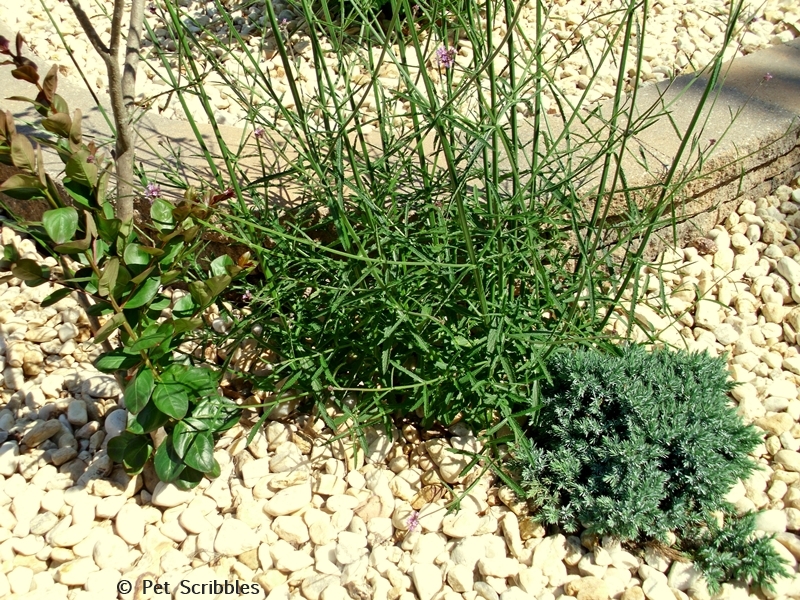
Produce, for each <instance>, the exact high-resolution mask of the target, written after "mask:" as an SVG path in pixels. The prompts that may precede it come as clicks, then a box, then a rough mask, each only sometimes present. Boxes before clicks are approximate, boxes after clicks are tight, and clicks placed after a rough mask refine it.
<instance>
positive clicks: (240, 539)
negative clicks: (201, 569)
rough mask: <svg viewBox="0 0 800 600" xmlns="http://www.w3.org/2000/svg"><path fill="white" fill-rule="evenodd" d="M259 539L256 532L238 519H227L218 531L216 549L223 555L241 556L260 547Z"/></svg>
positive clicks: (215, 542)
mask: <svg viewBox="0 0 800 600" xmlns="http://www.w3.org/2000/svg"><path fill="white" fill-rule="evenodd" d="M258 545H259V540H258V536H257V535H256V534H255V532H254V531H253V530H252V529H251V528H250V527H248V526H247V525H246V524H245V523H243V522H242V521H240V520H238V519H226V520H225V521H223V522H222V526H221V527H220V528H219V530H218V531H217V536H216V538H215V540H214V550H215V551H217V552H219V553H220V554H222V555H223V556H239V555H240V554H243V553H245V552H248V551H250V550H255V549H256V548H258Z"/></svg>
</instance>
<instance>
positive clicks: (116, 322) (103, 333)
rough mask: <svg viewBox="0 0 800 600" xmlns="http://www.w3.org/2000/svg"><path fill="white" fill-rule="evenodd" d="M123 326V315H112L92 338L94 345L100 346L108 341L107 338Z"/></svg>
mask: <svg viewBox="0 0 800 600" xmlns="http://www.w3.org/2000/svg"><path fill="white" fill-rule="evenodd" d="M124 324H125V315H124V314H123V313H121V312H119V313H114V315H113V316H112V317H111V318H110V319H109V320H108V321H106V322H105V323H103V326H102V327H101V328H100V329H98V330H97V333H96V334H95V336H94V343H95V344H102V343H103V342H105V341H106V340H107V339H108V336H110V335H111V334H112V333H114V332H115V331H116V330H117V329H119V328H120V327H122V326H123V325H124ZM98 368H99V367H98Z"/></svg>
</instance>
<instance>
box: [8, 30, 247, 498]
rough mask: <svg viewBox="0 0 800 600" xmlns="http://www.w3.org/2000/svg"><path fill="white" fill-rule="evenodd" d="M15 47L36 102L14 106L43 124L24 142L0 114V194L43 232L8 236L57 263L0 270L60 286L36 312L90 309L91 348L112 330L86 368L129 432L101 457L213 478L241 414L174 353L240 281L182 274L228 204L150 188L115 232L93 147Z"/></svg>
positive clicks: (106, 170) (50, 81)
mask: <svg viewBox="0 0 800 600" xmlns="http://www.w3.org/2000/svg"><path fill="white" fill-rule="evenodd" d="M22 45H23V39H22V36H20V35H18V36H17V39H16V52H14V51H13V50H12V49H11V47H10V44H9V42H8V40H6V39H5V38H3V37H0V53H2V54H4V55H6V56H8V57H9V60H7V61H6V63H11V64H13V66H14V70H13V71H12V75H13V76H14V77H15V78H17V79H20V80H24V81H28V82H30V83H32V84H34V85H36V87H37V89H38V95H37V96H36V98H35V99H26V98H12V100H22V101H27V102H30V103H32V104H33V106H34V108H35V109H36V111H37V112H38V113H39V114H40V115H41V116H42V117H43V118H42V120H41V123H40V125H41V127H42V130H41V132H40V133H37V134H36V135H33V136H31V137H29V136H26V135H23V134H21V133H19V132H18V131H17V130H16V127H15V125H14V119H13V117H12V115H11V113H10V112H3V113H0V162H3V163H6V164H10V165H14V166H15V167H17V169H18V170H19V173H18V174H15V175H12V176H11V177H9V178H8V179H7V180H6V181H5V182H4V183H3V184H2V185H0V191H2V192H4V193H5V194H7V195H8V196H10V197H11V198H14V199H17V200H23V201H39V202H40V203H45V204H46V205H47V207H48V210H46V211H44V213H43V215H42V218H41V223H30V222H26V221H20V220H18V222H17V223H15V224H14V226H15V227H16V228H17V229H20V230H22V231H25V232H27V233H28V234H29V235H31V236H32V237H33V238H34V239H35V240H37V241H38V242H39V243H40V244H41V246H42V247H43V248H45V249H46V250H47V251H49V252H50V253H52V254H53V255H54V256H55V257H57V258H58V261H59V268H58V269H55V268H54V269H52V270H51V269H48V268H47V267H45V266H42V265H40V264H38V263H37V262H36V261H34V260H30V259H25V258H21V257H20V256H19V254H18V252H17V251H16V249H15V248H14V246H13V245H8V246H6V247H5V248H4V258H3V260H2V261H0V269H2V270H3V271H11V275H9V276H7V277H6V278H5V279H6V280H8V279H10V278H12V277H16V278H18V279H20V280H22V281H24V282H25V283H26V284H27V285H29V286H37V285H42V284H44V283H47V282H49V281H52V282H54V283H59V284H61V285H63V286H65V287H60V288H59V289H57V290H56V291H54V292H53V293H52V294H50V295H49V296H47V297H46V298H45V299H44V300H43V301H42V306H50V305H52V304H55V303H57V302H58V301H59V300H61V299H62V298H64V297H65V296H67V295H69V294H70V293H72V292H73V291H78V292H79V294H81V295H83V296H85V297H89V298H92V299H93V300H94V303H93V304H92V305H91V307H90V308H89V310H88V312H89V314H90V315H91V316H94V317H100V316H105V317H106V320H105V323H104V324H103V325H102V326H101V327H100V328H99V329H98V330H97V331H96V332H95V336H94V342H95V343H97V344H104V343H105V342H106V341H107V340H108V339H109V337H110V336H111V335H112V334H115V332H117V331H118V332H119V335H118V337H117V338H116V339H115V341H116V346H117V347H116V348H115V349H111V348H110V347H109V348H108V351H106V352H104V353H103V354H101V355H100V357H99V358H98V359H97V360H96V361H95V366H96V367H97V368H98V369H99V370H100V371H103V372H106V373H114V374H116V375H117V376H118V380H119V381H120V383H121V384H122V385H123V386H124V387H125V407H126V408H127V409H128V412H129V414H130V416H129V419H128V426H127V430H126V431H125V432H123V433H122V434H121V435H120V436H118V437H115V438H112V439H111V440H110V441H109V443H108V453H109V456H111V457H112V458H113V459H114V460H115V461H117V462H119V463H122V464H123V465H124V466H125V468H126V470H127V471H128V472H129V473H130V474H136V473H139V472H140V471H141V470H142V469H143V468H144V465H145V463H146V462H147V461H148V460H150V459H151V458H152V459H153V462H154V465H155V470H156V473H157V475H158V477H159V478H160V479H161V480H162V481H168V482H175V484H176V485H178V486H179V487H182V488H191V487H193V486H195V485H197V484H198V483H199V482H200V480H201V479H202V477H203V476H204V475H208V476H210V477H215V476H217V475H218V474H219V472H220V467H219V464H218V463H217V461H216V459H215V458H214V456H213V449H214V440H215V436H216V435H217V434H219V433H221V432H223V431H225V430H226V429H229V428H231V427H233V426H234V425H235V424H236V423H237V422H238V421H239V416H240V412H241V411H240V408H239V407H238V406H236V405H235V404H234V403H233V402H232V401H230V400H228V399H226V398H224V397H223V396H222V395H221V394H220V391H219V389H220V388H219V380H220V377H221V373H220V372H219V371H216V370H211V369H209V368H206V367H203V366H198V365H194V364H192V362H191V360H190V357H188V356H186V355H184V354H180V353H177V349H178V347H179V346H180V345H181V344H182V343H183V342H184V341H186V339H187V338H191V337H192V335H193V332H194V331H196V330H198V329H199V328H201V327H202V326H203V325H204V323H203V319H202V318H201V317H202V315H203V313H204V311H205V310H206V309H207V308H208V307H209V306H210V305H211V304H212V303H213V302H214V301H215V299H216V298H217V296H218V295H219V294H220V293H221V292H222V291H223V290H224V289H225V288H226V287H227V286H228V285H229V284H230V283H231V281H232V279H233V278H234V277H236V276H240V275H244V274H245V272H246V271H244V270H243V267H247V265H246V264H243V265H235V264H233V261H232V260H231V259H230V258H229V257H227V256H222V257H219V258H217V259H215V260H214V261H212V262H211V263H210V264H208V265H207V268H208V269H209V272H207V273H200V274H199V275H198V274H197V273H196V272H195V271H191V270H190V269H189V268H188V266H189V265H190V264H192V263H195V262H196V260H195V259H196V258H197V249H198V247H199V246H201V244H202V233H203V228H202V226H201V225H200V223H201V221H202V220H203V219H206V218H208V216H209V214H210V213H211V211H212V205H213V204H214V203H215V202H217V201H219V200H221V199H222V198H224V197H227V194H226V193H225V192H223V193H222V194H218V195H213V194H212V193H210V192H206V193H204V194H200V193H198V192H197V191H196V190H194V189H187V190H186V193H185V197H184V201H183V202H181V203H180V204H179V205H178V206H177V207H175V206H173V205H172V204H171V203H169V202H167V201H166V200H164V199H163V198H161V197H159V196H160V192H159V191H158V190H157V189H155V188H150V189H148V190H147V192H148V193H149V196H150V200H151V206H150V221H148V222H147V223H139V224H138V226H137V227H132V226H131V223H130V222H129V223H128V226H127V227H125V223H124V222H123V221H122V220H120V219H119V218H117V217H115V213H114V204H116V202H113V201H114V200H115V199H114V198H113V197H111V195H110V194H108V192H107V188H108V181H109V175H110V173H111V170H112V164H111V162H110V161H109V160H107V158H106V157H105V156H104V155H103V154H102V153H101V152H99V151H98V148H97V147H96V146H95V144H94V142H92V141H89V142H88V143H86V142H85V141H84V139H83V135H82V132H81V112H80V111H79V110H76V111H74V113H73V114H72V115H71V116H70V112H69V107H68V106H67V104H66V102H65V101H64V99H63V98H61V97H60V96H59V95H58V94H57V93H56V89H57V74H58V67H57V66H55V65H54V66H53V68H52V69H51V70H50V71H49V73H48V74H47V76H46V77H45V78H44V80H43V81H41V83H40V77H39V73H38V69H37V66H36V64H35V63H34V62H33V61H31V60H30V59H28V58H25V57H24V56H22ZM31 139H33V140H34V141H33V142H32V141H31ZM36 142H38V143H36ZM42 146H45V147H49V148H52V149H53V150H55V151H56V152H57V153H58V155H59V157H60V158H61V159H62V160H63V162H64V165H65V169H64V171H65V174H66V176H65V177H64V179H63V187H64V190H65V194H64V195H62V192H61V191H60V190H59V188H58V186H57V185H56V181H55V180H54V179H53V178H52V177H51V176H50V175H49V174H47V173H46V172H45V167H44V160H43V156H42ZM129 187H130V186H129ZM5 208H6V212H7V213H9V214H10V215H11V216H15V214H14V211H13V210H11V209H9V208H8V207H5ZM198 219H199V220H198ZM126 229H127V231H126ZM166 286H175V287H182V288H184V289H188V292H189V293H187V294H186V295H184V296H182V297H180V298H178V296H177V295H176V296H175V301H173V300H172V298H171V297H170V295H167V294H165V293H164V288H165V287H166ZM165 310H167V311H168V312H167V313H164V311H165ZM156 446H157V449H156Z"/></svg>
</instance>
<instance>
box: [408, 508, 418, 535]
mask: <svg viewBox="0 0 800 600" xmlns="http://www.w3.org/2000/svg"><path fill="white" fill-rule="evenodd" d="M406 526H407V527H408V532H409V533H413V532H414V531H416V530H417V527H419V513H418V512H417V511H413V512H412V513H411V514H410V515H408V519H406Z"/></svg>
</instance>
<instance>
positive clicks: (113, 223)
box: [97, 217, 122, 245]
mask: <svg viewBox="0 0 800 600" xmlns="http://www.w3.org/2000/svg"><path fill="white" fill-rule="evenodd" d="M121 224H122V222H121V221H120V220H119V219H106V218H104V217H99V218H98V219H97V233H98V234H99V235H100V239H102V240H105V242H106V243H108V244H111V245H113V244H114V242H116V240H117V235H119V228H120V225H121Z"/></svg>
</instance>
